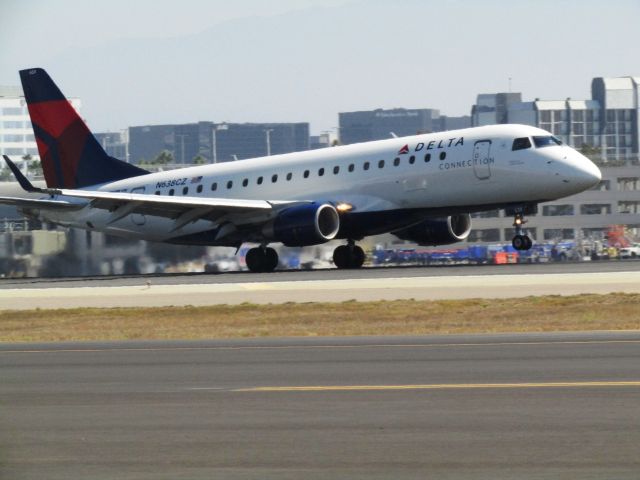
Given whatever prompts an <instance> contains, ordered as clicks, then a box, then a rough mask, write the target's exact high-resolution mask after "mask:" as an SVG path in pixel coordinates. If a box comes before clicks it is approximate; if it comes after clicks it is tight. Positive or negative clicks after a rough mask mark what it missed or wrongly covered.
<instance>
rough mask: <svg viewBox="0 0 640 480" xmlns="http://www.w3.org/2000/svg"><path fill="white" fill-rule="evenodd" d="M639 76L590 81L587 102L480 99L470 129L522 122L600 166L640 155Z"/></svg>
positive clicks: (513, 96) (512, 96)
mask: <svg viewBox="0 0 640 480" xmlns="http://www.w3.org/2000/svg"><path fill="white" fill-rule="evenodd" d="M639 85H640V77H619V78H602V77H598V78H594V79H593V80H592V82H591V99H589V100H572V99H570V98H567V99H565V100H540V99H535V100H534V101H531V102H523V101H521V94H520V93H495V94H480V95H478V97H477V102H476V104H475V105H474V106H473V107H472V109H471V117H472V122H473V125H474V126H480V125H491V124H494V123H520V124H524V125H532V126H535V127H539V128H542V129H544V130H547V131H549V132H551V133H553V134H554V135H556V136H557V137H558V138H560V139H561V140H562V141H564V142H565V143H567V144H568V145H571V146H572V147H575V148H577V149H579V150H583V151H586V152H588V153H590V154H592V155H594V154H597V155H599V157H600V159H601V160H602V161H603V162H607V161H618V160H621V161H625V160H626V159H628V158H634V157H637V155H638V153H640V150H639V146H640V140H639V139H640V122H639V118H640V92H639Z"/></svg>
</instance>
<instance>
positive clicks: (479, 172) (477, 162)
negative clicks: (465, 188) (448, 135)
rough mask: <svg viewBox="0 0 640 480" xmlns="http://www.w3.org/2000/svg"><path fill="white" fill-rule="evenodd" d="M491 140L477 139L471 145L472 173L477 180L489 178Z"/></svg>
mask: <svg viewBox="0 0 640 480" xmlns="http://www.w3.org/2000/svg"><path fill="white" fill-rule="evenodd" d="M492 163H493V158H491V140H478V141H477V142H476V143H475V144H474V145H473V173H475V175H476V178H477V179H478V180H486V179H488V178H491V164H492Z"/></svg>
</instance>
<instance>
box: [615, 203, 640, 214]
mask: <svg viewBox="0 0 640 480" xmlns="http://www.w3.org/2000/svg"><path fill="white" fill-rule="evenodd" d="M618 213H632V214H635V215H637V214H639V213H640V202H638V201H633V200H631V201H622V202H618Z"/></svg>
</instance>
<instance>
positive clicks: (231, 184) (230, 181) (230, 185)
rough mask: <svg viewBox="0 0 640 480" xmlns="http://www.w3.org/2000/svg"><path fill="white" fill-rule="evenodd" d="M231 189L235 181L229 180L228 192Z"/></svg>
mask: <svg viewBox="0 0 640 480" xmlns="http://www.w3.org/2000/svg"><path fill="white" fill-rule="evenodd" d="M231 187H233V180H229V181H228V182H227V190H228V189H230V188H231Z"/></svg>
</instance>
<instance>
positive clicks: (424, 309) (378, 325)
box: [0, 293, 640, 342]
mask: <svg viewBox="0 0 640 480" xmlns="http://www.w3.org/2000/svg"><path fill="white" fill-rule="evenodd" d="M592 330H640V294H622V293H614V294H608V295H576V296H542V297H526V298H509V299H471V300H438V301H414V300H409V301H407V300H397V301H377V302H356V301H348V302H343V303H287V304H277V305H275V304H271V305H255V304H242V305H222V306H220V305H216V306H209V307H157V308H76V309H56V310H42V309H36V310H12V311H11V310H9V311H0V342H55V341H91V340H143V339H144V340H160V339H167V340H168V339H175V340H178V339H184V340H186V339H210V338H233V337H238V338H243V337H244V338H247V337H291V336H343V335H426V334H454V333H498V332H548V331H592Z"/></svg>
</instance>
